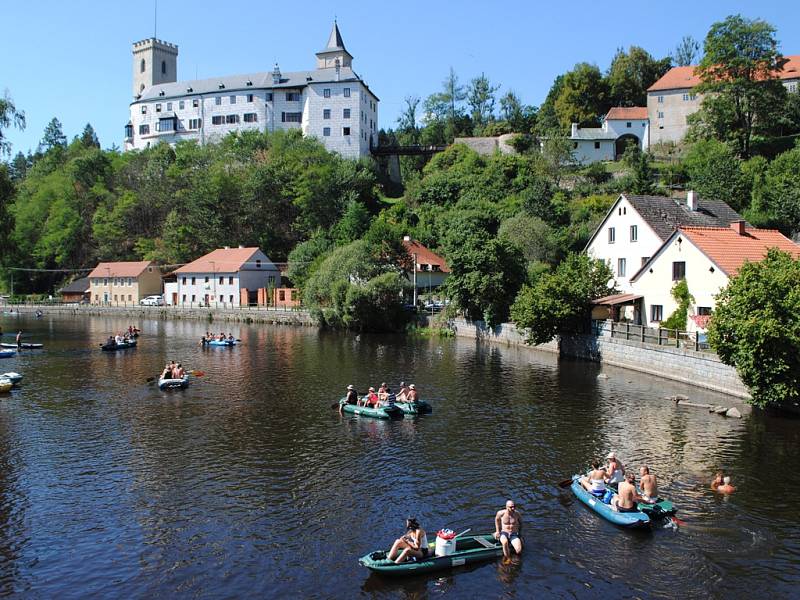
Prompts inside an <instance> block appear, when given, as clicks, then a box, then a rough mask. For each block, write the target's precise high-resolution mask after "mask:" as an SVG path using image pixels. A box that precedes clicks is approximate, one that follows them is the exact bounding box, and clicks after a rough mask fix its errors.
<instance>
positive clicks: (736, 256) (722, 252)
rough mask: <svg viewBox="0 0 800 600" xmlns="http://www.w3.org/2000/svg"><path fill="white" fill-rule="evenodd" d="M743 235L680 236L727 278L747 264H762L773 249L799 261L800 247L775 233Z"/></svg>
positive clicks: (705, 231) (698, 232) (713, 231)
mask: <svg viewBox="0 0 800 600" xmlns="http://www.w3.org/2000/svg"><path fill="white" fill-rule="evenodd" d="M744 231H745V232H744V235H739V233H737V232H736V231H735V230H734V229H732V228H723V227H681V228H680V229H679V232H680V233H682V234H683V235H684V236H685V237H686V238H688V239H689V240H690V241H691V242H692V243H693V244H694V245H695V246H697V247H698V248H699V249H700V250H701V251H702V252H703V253H704V254H705V255H706V256H708V257H709V258H710V259H711V260H712V261H714V263H716V264H717V265H718V266H719V268H720V269H722V270H723V271H724V272H725V273H726V274H727V275H734V274H735V273H736V272H737V271H738V270H739V269H740V268H741V266H742V265H743V264H744V263H745V261H748V262H759V261H761V260H762V259H763V258H764V257H765V256H766V255H767V250H769V249H770V248H779V249H780V250H783V251H784V252H789V253H790V254H791V255H792V256H794V257H795V258H800V246H798V245H797V244H795V243H794V242H792V241H791V240H790V239H789V238H787V237H786V236H784V235H783V234H782V233H781V232H780V231H778V230H776V229H757V228H755V227H747V228H745V230H744Z"/></svg>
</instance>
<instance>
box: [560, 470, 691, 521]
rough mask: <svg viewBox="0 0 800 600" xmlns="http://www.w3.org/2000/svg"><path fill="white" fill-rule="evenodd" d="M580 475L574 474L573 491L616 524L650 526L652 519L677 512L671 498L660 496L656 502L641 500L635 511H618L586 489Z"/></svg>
mask: <svg viewBox="0 0 800 600" xmlns="http://www.w3.org/2000/svg"><path fill="white" fill-rule="evenodd" d="M580 477H581V476H580V475H573V476H572V485H571V486H570V488H571V489H572V493H573V494H575V496H577V498H578V500H580V501H581V502H583V503H584V504H585V505H586V506H588V507H589V508H591V509H592V510H593V511H594V512H596V513H597V514H598V515H600V516H601V517H603V518H604V519H605V520H606V521H609V522H611V523H614V525H619V526H620V527H626V528H629V529H636V528H640V527H649V526H650V524H651V521H653V520H656V519H663V518H666V517H669V516H671V515H673V514H675V512H676V509H675V507H674V506H673V505H672V502H670V501H669V500H662V499H661V498H659V499H658V501H657V502H656V503H655V504H645V503H642V502H640V503H639V504H637V508H638V510H637V511H635V512H618V511H616V510H614V509H613V508H611V505H610V504H606V503H605V502H603V501H602V500H601V499H600V498H598V497H596V496H594V495H592V494H590V493H589V492H588V491H586V489H584V487H583V486H582V485H581V484H580V481H579V480H580Z"/></svg>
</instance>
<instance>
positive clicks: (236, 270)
mask: <svg viewBox="0 0 800 600" xmlns="http://www.w3.org/2000/svg"><path fill="white" fill-rule="evenodd" d="M172 275H173V276H175V277H176V280H175V281H171V282H168V283H166V284H165V285H164V300H165V302H166V303H167V304H170V305H179V306H200V305H205V306H210V305H220V306H231V307H235V306H243V305H244V306H246V305H248V304H257V303H258V301H259V290H262V289H266V288H276V287H280V285H281V274H280V271H278V269H277V267H276V266H275V265H274V264H273V263H272V261H271V260H270V259H269V258H268V257H267V255H266V254H264V253H263V252H262V251H261V250H260V249H258V248H245V247H243V246H239V247H238V248H228V247H225V248H220V249H218V250H214V251H212V252H209V253H208V254H206V255H205V256H201V257H200V258H198V259H197V260H194V261H192V262H190V263H188V264H186V265H183V266H182V267H180V268H179V269H176V270H175V271H173V273H172Z"/></svg>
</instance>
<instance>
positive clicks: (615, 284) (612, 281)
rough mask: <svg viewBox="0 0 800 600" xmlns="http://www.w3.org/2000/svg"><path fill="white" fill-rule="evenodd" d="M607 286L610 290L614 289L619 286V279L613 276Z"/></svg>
mask: <svg viewBox="0 0 800 600" xmlns="http://www.w3.org/2000/svg"><path fill="white" fill-rule="evenodd" d="M606 287H607V288H608V289H610V290H613V289H614V288H615V287H617V280H616V279H614V278H613V277H612V278H611V279H609V280H608V282H606Z"/></svg>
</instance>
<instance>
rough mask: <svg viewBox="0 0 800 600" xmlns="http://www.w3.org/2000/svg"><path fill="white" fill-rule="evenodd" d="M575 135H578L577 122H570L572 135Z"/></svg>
mask: <svg viewBox="0 0 800 600" xmlns="http://www.w3.org/2000/svg"><path fill="white" fill-rule="evenodd" d="M577 135H578V124H577V123H573V124H572V137H575V136H577Z"/></svg>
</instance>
